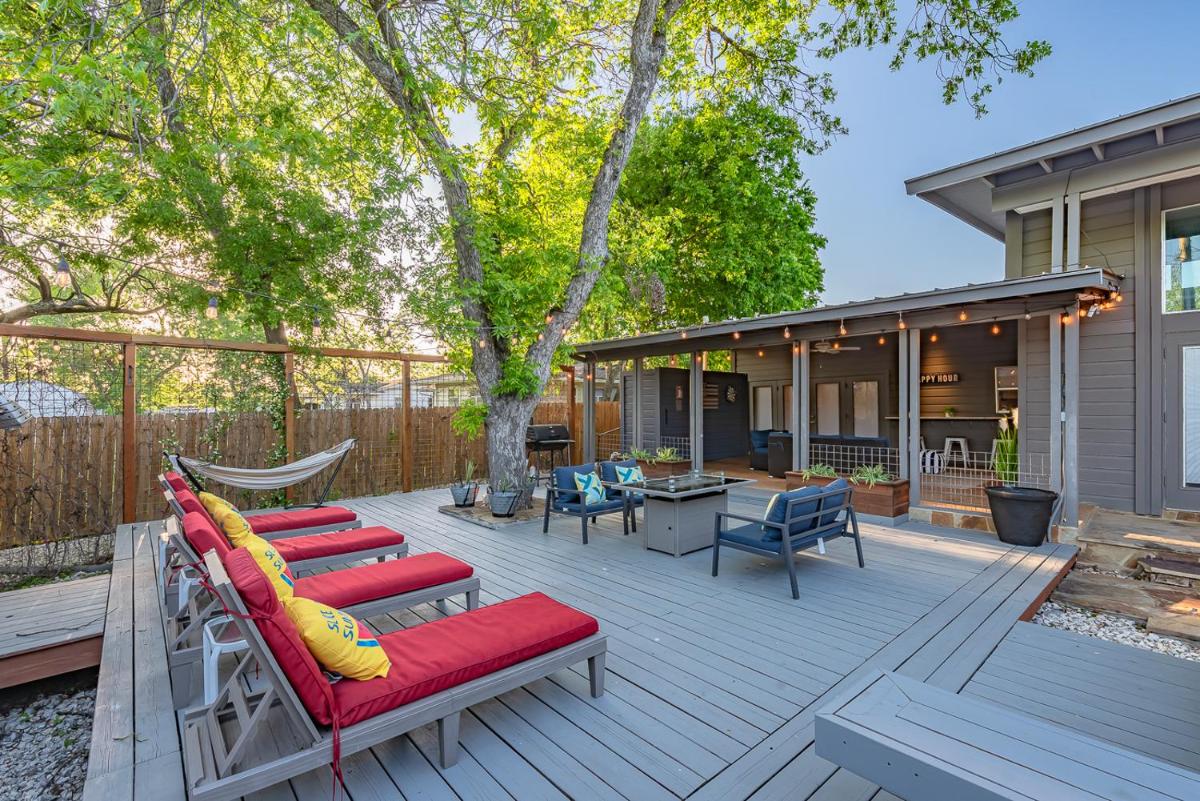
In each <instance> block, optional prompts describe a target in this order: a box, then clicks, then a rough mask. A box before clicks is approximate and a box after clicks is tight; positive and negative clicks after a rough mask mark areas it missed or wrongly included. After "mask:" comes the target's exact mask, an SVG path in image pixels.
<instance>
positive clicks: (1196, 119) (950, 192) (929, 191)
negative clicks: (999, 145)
mask: <svg viewBox="0 0 1200 801" xmlns="http://www.w3.org/2000/svg"><path fill="white" fill-rule="evenodd" d="M1198 137H1200V94H1194V95H1188V96H1187V97H1182V98H1179V99H1177V100H1170V101H1167V102H1166V103H1160V104H1159V105H1156V106H1151V107H1150V108H1146V109H1142V110H1140V111H1135V112H1132V113H1130V114H1124V115H1121V116H1119V117H1113V118H1112V119H1108V120H1104V121H1103V122H1097V123H1093V124H1091V125H1086V126H1083V127H1081V128H1076V129H1074V130H1071V131H1067V132H1066V133H1061V134H1057V135H1055V136H1050V137H1046V138H1045V139H1039V140H1037V141H1034V142H1030V143H1029V144H1027V145H1021V146H1019V147H1014V148H1010V149H1008V150H1002V151H1000V152H999V153H993V154H992V155H990V156H984V157H983V158H979V159H974V160H972V161H967V162H964V163H962V164H957V165H955V166H953V167H946V168H944V169H941V170H936V171H934V172H931V173H927V174H925V175H921V176H918V177H916V178H910V179H909V180H907V181H905V182H904V185H905V188H906V189H907V190H908V193H909V194H910V195H917V196H918V197H921V198H923V199H925V200H927V201H929V202H930V203H933V204H934V205H935V206H938V207H939V208H942V209H944V210H946V211H947V212H949V213H950V214H953V215H954V216H956V217H958V218H959V219H961V220H963V221H964V222H966V223H968V224H970V225H972V226H974V227H976V228H978V229H979V230H981V231H983V232H984V233H987V234H989V235H991V236H993V237H995V238H997V239H1003V238H1004V211H1003V210H996V209H994V208H993V205H992V190H993V189H999V188H1003V187H1005V186H1012V185H1013V184H1017V183H1020V182H1022V181H1028V180H1031V179H1034V178H1041V177H1044V176H1047V175H1054V174H1063V175H1066V174H1068V173H1070V172H1071V171H1073V170H1078V169H1081V168H1085V167H1092V166H1096V165H1100V164H1106V163H1110V162H1113V161H1116V160H1119V159H1122V158H1126V157H1129V156H1133V155H1137V154H1140V153H1146V152H1149V151H1153V150H1156V149H1163V148H1169V147H1171V146H1173V145H1177V144H1179V143H1181V142H1185V141H1188V140H1192V139H1196V138H1198Z"/></svg>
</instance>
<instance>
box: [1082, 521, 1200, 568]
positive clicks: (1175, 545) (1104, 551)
mask: <svg viewBox="0 0 1200 801" xmlns="http://www.w3.org/2000/svg"><path fill="white" fill-rule="evenodd" d="M1078 541H1079V547H1080V551H1081V553H1080V555H1079V561H1080V563H1081V564H1088V565H1095V566H1097V567H1100V568H1103V569H1116V570H1132V569H1134V568H1135V567H1136V566H1137V563H1138V560H1140V559H1142V558H1144V557H1146V556H1149V555H1154V556H1157V557H1164V558H1174V559H1179V560H1181V561H1196V562H1200V523H1192V522H1188V521H1182V520H1165V519H1163V518H1161V517H1146V516H1143V515H1135V514H1129V513H1126V512H1113V511H1110V510H1107V509H1102V510H1099V511H1098V512H1097V513H1096V514H1095V515H1094V516H1093V517H1092V518H1091V520H1089V521H1088V523H1087V525H1086V526H1084V528H1083V530H1082V531H1081V532H1080V533H1079V538H1078Z"/></svg>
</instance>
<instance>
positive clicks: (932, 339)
mask: <svg viewBox="0 0 1200 801" xmlns="http://www.w3.org/2000/svg"><path fill="white" fill-rule="evenodd" d="M929 341H930V342H937V341H938V335H937V331H934V332H933V333H932V334H930V335H929Z"/></svg>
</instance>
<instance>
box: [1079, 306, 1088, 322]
mask: <svg viewBox="0 0 1200 801" xmlns="http://www.w3.org/2000/svg"><path fill="white" fill-rule="evenodd" d="M1078 314H1079V319H1080V320H1082V319H1083V318H1084V317H1085V316H1086V315H1087V309H1085V308H1083V307H1082V306H1080V307H1079V310H1078Z"/></svg>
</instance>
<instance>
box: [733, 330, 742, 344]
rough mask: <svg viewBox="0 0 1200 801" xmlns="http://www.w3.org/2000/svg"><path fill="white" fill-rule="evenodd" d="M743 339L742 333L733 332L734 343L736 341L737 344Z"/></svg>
mask: <svg viewBox="0 0 1200 801" xmlns="http://www.w3.org/2000/svg"><path fill="white" fill-rule="evenodd" d="M741 338H742V332H741V331H734V332H733V339H734V341H735V342H736V341H737V340H739V339H741Z"/></svg>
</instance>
